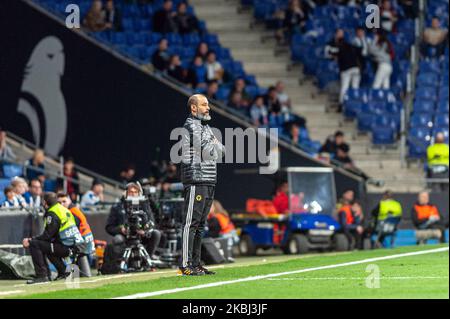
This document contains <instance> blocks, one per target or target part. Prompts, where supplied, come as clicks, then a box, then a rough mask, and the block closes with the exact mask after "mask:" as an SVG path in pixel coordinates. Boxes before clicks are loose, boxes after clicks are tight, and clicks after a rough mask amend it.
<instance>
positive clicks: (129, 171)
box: [120, 164, 136, 186]
mask: <svg viewBox="0 0 450 319" xmlns="http://www.w3.org/2000/svg"><path fill="white" fill-rule="evenodd" d="M135 175H136V167H135V166H134V165H133V164H128V165H127V166H125V168H124V169H123V170H122V171H121V172H120V181H121V183H122V185H124V186H125V185H127V184H128V183H130V182H132V181H133V180H134V177H135Z"/></svg>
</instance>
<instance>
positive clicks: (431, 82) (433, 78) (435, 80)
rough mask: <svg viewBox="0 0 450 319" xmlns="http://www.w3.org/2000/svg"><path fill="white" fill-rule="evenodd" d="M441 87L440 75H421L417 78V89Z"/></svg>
mask: <svg viewBox="0 0 450 319" xmlns="http://www.w3.org/2000/svg"><path fill="white" fill-rule="evenodd" d="M438 85H439V75H437V74H436V73H430V72H428V73H421V74H419V76H418V77H417V87H421V86H431V87H437V86H438Z"/></svg>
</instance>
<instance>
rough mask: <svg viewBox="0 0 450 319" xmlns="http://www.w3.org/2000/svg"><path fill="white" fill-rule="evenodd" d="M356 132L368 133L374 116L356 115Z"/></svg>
mask: <svg viewBox="0 0 450 319" xmlns="http://www.w3.org/2000/svg"><path fill="white" fill-rule="evenodd" d="M357 117H358V131H360V132H369V131H370V130H371V129H372V126H373V123H374V120H375V115H373V114H368V113H363V112H360V113H359V114H358V116H357Z"/></svg>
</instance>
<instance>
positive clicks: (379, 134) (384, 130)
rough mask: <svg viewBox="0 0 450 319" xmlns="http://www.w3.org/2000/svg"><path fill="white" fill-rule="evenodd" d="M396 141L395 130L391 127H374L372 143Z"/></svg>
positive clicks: (380, 143) (384, 143)
mask: <svg viewBox="0 0 450 319" xmlns="http://www.w3.org/2000/svg"><path fill="white" fill-rule="evenodd" d="M394 142H395V138H394V130H393V129H392V128H390V127H376V128H373V129H372V144H375V145H386V144H393V143H394Z"/></svg>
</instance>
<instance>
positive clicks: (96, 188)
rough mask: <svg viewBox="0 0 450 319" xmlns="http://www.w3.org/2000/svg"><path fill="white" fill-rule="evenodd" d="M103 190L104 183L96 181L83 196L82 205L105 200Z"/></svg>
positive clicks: (91, 204)
mask: <svg viewBox="0 0 450 319" xmlns="http://www.w3.org/2000/svg"><path fill="white" fill-rule="evenodd" d="M103 190H104V185H103V183H102V182H100V181H94V182H93V184H92V187H91V190H89V191H87V192H86V193H85V194H84V195H83V196H82V197H81V203H80V205H81V207H86V206H93V205H96V204H98V203H99V202H103V199H104V198H103Z"/></svg>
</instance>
